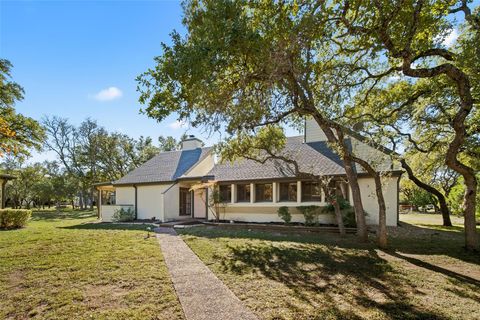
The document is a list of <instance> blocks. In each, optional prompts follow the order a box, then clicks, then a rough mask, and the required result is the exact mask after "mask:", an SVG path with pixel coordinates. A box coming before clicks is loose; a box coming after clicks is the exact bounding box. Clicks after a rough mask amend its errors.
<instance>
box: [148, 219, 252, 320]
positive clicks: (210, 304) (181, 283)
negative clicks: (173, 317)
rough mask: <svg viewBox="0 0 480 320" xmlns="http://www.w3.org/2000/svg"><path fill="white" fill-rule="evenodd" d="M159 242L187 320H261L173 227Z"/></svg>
mask: <svg viewBox="0 0 480 320" xmlns="http://www.w3.org/2000/svg"><path fill="white" fill-rule="evenodd" d="M155 232H157V239H158V242H159V243H160V247H161V248H162V253H163V257H164V259H165V263H166V264H167V267H168V271H169V272H170V276H171V277H172V281H173V285H174V287H175V291H176V292H177V296H178V298H179V300H180V303H181V304H182V308H183V311H184V313H185V317H186V318H187V320H257V319H258V318H257V317H256V316H255V315H254V314H253V313H252V312H251V311H250V310H249V309H248V308H247V307H245V306H244V305H243V303H242V302H241V301H240V299H238V298H237V297H236V296H235V295H234V294H233V292H232V291H230V289H228V287H227V286H226V285H225V284H224V283H223V282H222V281H220V279H218V278H217V277H216V276H215V275H214V274H213V273H212V271H210V269H208V267H207V266H206V265H205V264H204V263H203V262H202V261H201V260H200V259H199V258H198V257H197V256H196V255H195V253H193V251H192V250H191V249H190V248H189V247H188V246H187V244H186V243H185V242H184V241H183V240H182V239H181V238H180V237H179V236H178V235H177V233H176V232H175V230H174V229H172V228H157V229H155Z"/></svg>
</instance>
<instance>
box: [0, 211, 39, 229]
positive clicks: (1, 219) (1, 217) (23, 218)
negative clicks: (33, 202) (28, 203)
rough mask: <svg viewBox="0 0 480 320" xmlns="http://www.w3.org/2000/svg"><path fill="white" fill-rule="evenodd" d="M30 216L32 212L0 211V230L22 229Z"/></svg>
mask: <svg viewBox="0 0 480 320" xmlns="http://www.w3.org/2000/svg"><path fill="white" fill-rule="evenodd" d="M31 216H32V210H27V209H0V228H22V227H24V226H25V225H26V224H27V222H28V220H30V217H31Z"/></svg>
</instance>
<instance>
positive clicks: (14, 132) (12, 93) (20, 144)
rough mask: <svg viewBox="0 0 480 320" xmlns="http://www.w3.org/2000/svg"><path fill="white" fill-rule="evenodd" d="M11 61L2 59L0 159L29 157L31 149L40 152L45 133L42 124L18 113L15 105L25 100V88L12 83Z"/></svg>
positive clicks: (0, 79)
mask: <svg viewBox="0 0 480 320" xmlns="http://www.w3.org/2000/svg"><path fill="white" fill-rule="evenodd" d="M11 68H12V64H11V63H10V61H8V60H5V59H0V157H2V156H4V155H5V154H7V155H9V154H13V155H16V156H29V155H30V152H29V149H30V148H36V149H37V150H40V148H41V146H42V143H43V140H44V138H45V132H44V129H43V128H42V126H40V124H39V123H38V122H37V121H36V120H34V119H32V118H29V117H26V116H24V115H22V114H19V113H16V111H15V108H14V106H15V103H16V102H17V101H21V100H23V94H24V91H23V88H22V87H21V86H20V85H19V84H17V83H15V82H13V81H10V80H9V79H10V77H11V75H10V71H11Z"/></svg>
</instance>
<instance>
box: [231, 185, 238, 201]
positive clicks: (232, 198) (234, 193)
mask: <svg viewBox="0 0 480 320" xmlns="http://www.w3.org/2000/svg"><path fill="white" fill-rule="evenodd" d="M230 193H231V196H230V203H235V201H237V198H236V196H237V193H236V190H235V184H233V183H232V184H231V185H230Z"/></svg>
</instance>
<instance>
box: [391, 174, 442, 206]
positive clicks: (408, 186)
mask: <svg viewBox="0 0 480 320" xmlns="http://www.w3.org/2000/svg"><path fill="white" fill-rule="evenodd" d="M400 192H401V194H400V201H401V202H403V203H408V204H412V205H414V206H416V207H423V206H426V205H429V204H433V203H436V202H437V201H436V199H435V198H434V197H433V195H432V194H430V193H429V192H427V191H425V190H424V189H421V188H419V187H417V186H416V185H415V184H414V183H413V182H412V181H410V180H408V179H407V178H403V179H402V181H401V184H400Z"/></svg>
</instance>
